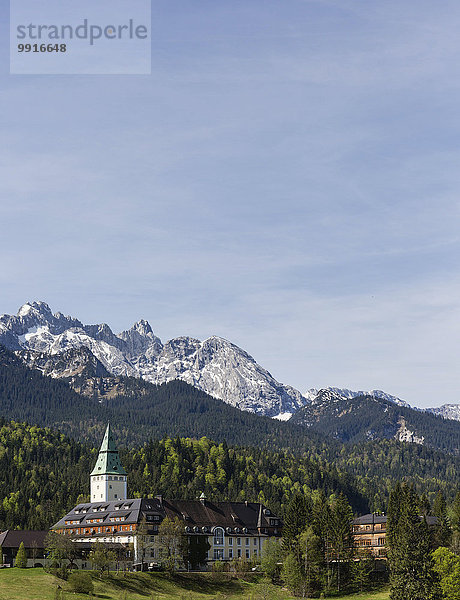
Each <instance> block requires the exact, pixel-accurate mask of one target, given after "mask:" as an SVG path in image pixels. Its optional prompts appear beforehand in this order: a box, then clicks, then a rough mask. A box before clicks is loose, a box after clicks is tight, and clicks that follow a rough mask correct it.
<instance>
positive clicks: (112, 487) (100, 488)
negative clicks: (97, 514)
mask: <svg viewBox="0 0 460 600" xmlns="http://www.w3.org/2000/svg"><path fill="white" fill-rule="evenodd" d="M127 479H128V478H127V477H126V475H108V474H106V473H104V474H103V475H91V502H111V501H113V500H126V499H127V486H128V482H127Z"/></svg>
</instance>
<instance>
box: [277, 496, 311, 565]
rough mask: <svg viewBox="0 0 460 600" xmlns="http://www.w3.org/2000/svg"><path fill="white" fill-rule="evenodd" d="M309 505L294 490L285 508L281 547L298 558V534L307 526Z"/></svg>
mask: <svg viewBox="0 0 460 600" xmlns="http://www.w3.org/2000/svg"><path fill="white" fill-rule="evenodd" d="M310 516H311V507H310V506H309V504H308V502H307V499H306V498H305V496H304V495H303V494H301V493H300V492H294V494H293V495H292V497H291V499H290V501H289V504H288V505H287V508H286V513H285V515H284V522H283V548H284V551H285V552H287V553H289V552H291V553H293V554H294V555H295V556H297V559H298V560H299V559H300V547H299V536H300V534H301V533H302V531H304V530H305V529H306V527H307V522H308V519H309V517H310Z"/></svg>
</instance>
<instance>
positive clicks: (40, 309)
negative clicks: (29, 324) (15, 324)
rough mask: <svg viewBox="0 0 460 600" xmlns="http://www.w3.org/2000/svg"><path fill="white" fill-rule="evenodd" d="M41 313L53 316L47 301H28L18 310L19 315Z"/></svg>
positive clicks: (45, 315)
mask: <svg viewBox="0 0 460 600" xmlns="http://www.w3.org/2000/svg"><path fill="white" fill-rule="evenodd" d="M31 314H32V315H41V316H43V317H45V318H50V319H52V318H53V313H52V312H51V309H50V307H49V306H48V304H47V303H46V302H42V301H40V300H39V301H37V302H26V303H25V304H23V305H22V306H21V308H20V309H19V310H18V317H27V316H29V315H31Z"/></svg>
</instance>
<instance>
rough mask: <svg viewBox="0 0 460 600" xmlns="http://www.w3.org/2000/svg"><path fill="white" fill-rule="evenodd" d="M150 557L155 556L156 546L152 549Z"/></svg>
mask: <svg viewBox="0 0 460 600" xmlns="http://www.w3.org/2000/svg"><path fill="white" fill-rule="evenodd" d="M150 558H155V548H152V549H151V550H150Z"/></svg>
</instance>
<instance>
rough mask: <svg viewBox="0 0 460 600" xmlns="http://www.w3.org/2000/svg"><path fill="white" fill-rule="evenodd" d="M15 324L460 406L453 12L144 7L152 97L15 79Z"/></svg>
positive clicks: (125, 86) (254, 3) (257, 1)
mask: <svg viewBox="0 0 460 600" xmlns="http://www.w3.org/2000/svg"><path fill="white" fill-rule="evenodd" d="M1 10H2V13H1V15H2V19H1V22H2V23H1V31H0V33H1V34H2V35H1V39H2V42H1V47H2V55H3V59H4V60H3V61H2V72H1V81H0V86H1V87H0V106H1V113H0V132H1V139H2V142H3V143H2V144H1V147H0V203H1V215H0V218H1V236H0V289H1V290H2V293H1V306H0V312H1V313H4V312H6V313H16V311H17V309H18V307H19V306H20V305H21V304H23V303H24V302H26V301H27V300H33V299H41V300H44V301H46V302H48V303H49V304H50V306H51V308H52V309H53V310H54V311H58V310H60V311H62V312H64V313H66V314H72V315H73V316H76V317H78V318H80V319H81V320H83V321H84V322H87V323H95V322H107V323H108V324H109V325H110V326H111V327H112V329H114V330H115V331H120V330H122V329H125V328H128V327H130V326H131V324H132V323H133V322H134V321H136V320H138V319H140V318H146V319H148V320H149V321H150V323H151V325H152V327H153V328H154V330H155V332H156V333H157V334H158V335H159V336H160V337H161V338H162V339H163V340H166V339H169V338H171V337H175V336H178V335H192V336H194V337H198V338H200V339H204V338H205V337H207V336H209V335H213V334H215V335H221V336H223V337H225V338H227V339H230V340H231V341H233V342H234V343H236V344H238V345H240V346H241V347H243V348H244V349H245V350H247V351H248V352H249V353H250V354H252V355H253V356H254V358H255V359H256V360H257V361H258V362H259V363H260V364H262V365H263V366H264V367H266V368H267V369H268V370H269V371H270V372H271V373H272V374H273V375H274V376H275V377H276V378H277V379H278V380H280V381H282V382H284V383H289V384H291V385H293V386H294V387H297V388H298V389H299V390H301V391H305V390H306V389H308V388H310V387H322V386H337V387H349V388H351V389H372V388H377V389H383V390H385V391H387V392H389V393H392V394H395V395H398V396H400V397H401V398H403V399H405V400H407V401H408V402H410V403H411V404H414V405H418V406H430V405H431V406H434V405H439V404H442V403H446V402H459V401H460V398H459V393H458V390H459V387H460V372H459V369H458V364H457V363H458V355H459V339H460V336H459V333H460V331H459V330H460V300H459V298H460V295H459V292H460V276H459V257H460V254H459V244H460V234H459V210H460V203H459V197H460V168H459V165H460V149H459V143H458V142H459V133H460V108H459V106H460V35H459V31H460V4H458V2H453V1H445V2H440V3H434V2H432V1H430V2H425V1H423V0H406V1H405V2H400V1H399V2H398V1H393V0H388V1H387V0H384V1H381V2H369V0H363V1H358V0H349V1H348V0H340V1H339V0H337V1H321V0H318V1H309V0H303V1H300V0H284V1H281V0H278V1H276V2H275V1H273V0H245V1H244V2H243V1H235V0H232V1H231V2H230V1H227V0H219V1H217V2H216V0H213V1H207V0H200V1H198V0H195V1H193V2H192V1H185V0H183V1H182V0H179V1H175V0H168V1H166V0H165V1H159V2H155V1H153V3H152V74H151V75H126V76H113V75H106V76H77V75H67V76H66V75H61V76H31V75H29V76H25V75H24V76H22V75H9V74H8V63H9V58H8V11H7V6H6V5H5V3H3V4H2V9H1Z"/></svg>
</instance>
